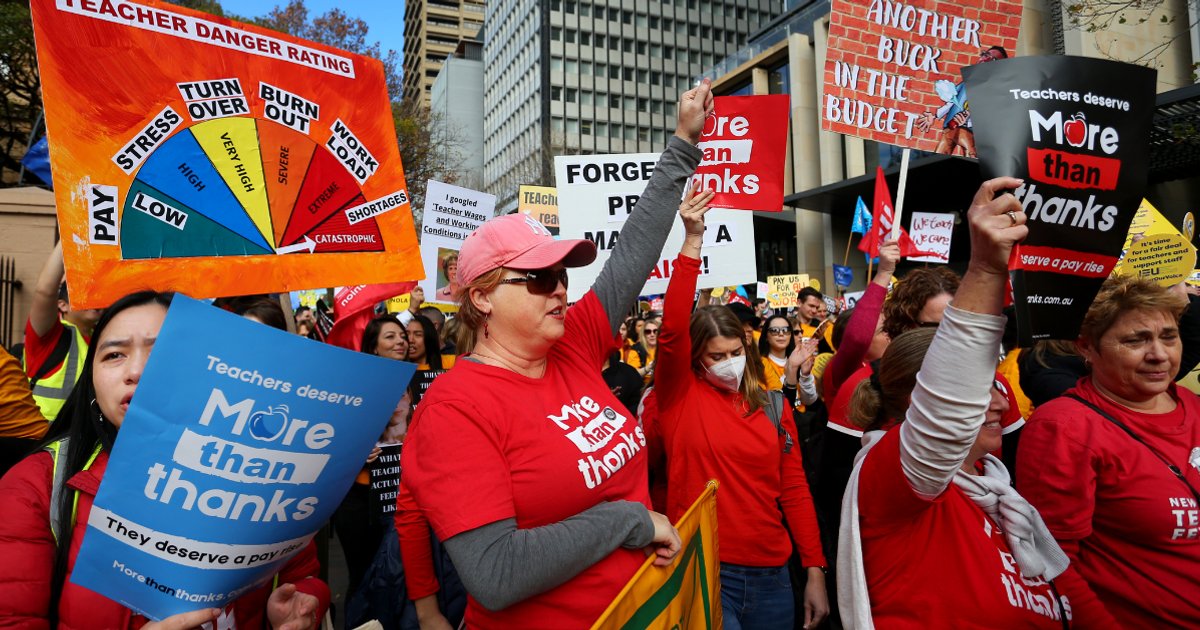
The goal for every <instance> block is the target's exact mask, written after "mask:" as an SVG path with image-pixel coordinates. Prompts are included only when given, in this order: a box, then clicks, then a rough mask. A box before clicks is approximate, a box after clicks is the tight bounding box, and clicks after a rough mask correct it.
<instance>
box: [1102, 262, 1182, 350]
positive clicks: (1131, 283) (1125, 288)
mask: <svg viewBox="0 0 1200 630" xmlns="http://www.w3.org/2000/svg"><path fill="white" fill-rule="evenodd" d="M1187 307H1188V301H1187V299H1186V298H1184V297H1183V296H1181V295H1178V294H1176V293H1172V292H1171V291H1170V289H1167V288H1166V287H1163V286H1160V285H1159V284H1158V283H1157V282H1155V281H1154V280H1149V279H1145V278H1140V277H1137V276H1121V275H1114V276H1109V278H1108V279H1107V280H1105V281H1104V284H1103V285H1101V286H1100V292H1099V293H1097V294H1096V300H1095V301H1094V302H1092V306H1091V307H1090V308H1089V309H1088V312H1087V315H1084V316H1083V325H1081V326H1080V327H1079V337H1080V338H1081V339H1086V340H1088V341H1089V342H1091V343H1092V345H1095V344H1098V343H1100V338H1101V337H1103V336H1104V333H1106V332H1108V329H1109V328H1112V325H1113V324H1114V323H1116V321H1117V318H1118V317H1120V316H1121V314H1122V313H1127V312H1129V311H1139V310H1140V311H1160V312H1163V313H1167V314H1169V315H1170V316H1171V318H1172V319H1173V320H1174V321H1175V323H1176V324H1178V323H1179V318H1180V316H1182V315H1183V312H1184V311H1185V310H1187Z"/></svg>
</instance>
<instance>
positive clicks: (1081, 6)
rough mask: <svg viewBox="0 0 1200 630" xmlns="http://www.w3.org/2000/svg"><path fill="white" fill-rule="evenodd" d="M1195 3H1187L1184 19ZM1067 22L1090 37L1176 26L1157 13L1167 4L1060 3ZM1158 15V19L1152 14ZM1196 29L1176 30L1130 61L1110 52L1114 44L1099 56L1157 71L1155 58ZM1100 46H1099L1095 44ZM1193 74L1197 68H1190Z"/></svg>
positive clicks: (1136, 0) (1116, 0)
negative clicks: (1144, 27) (1122, 29)
mask: <svg viewBox="0 0 1200 630" xmlns="http://www.w3.org/2000/svg"><path fill="white" fill-rule="evenodd" d="M1197 1H1198V0H1186V2H1185V3H1184V7H1182V8H1183V9H1184V12H1183V15H1185V16H1186V15H1187V13H1186V8H1187V6H1193V7H1194V6H1196V3H1197ZM1063 6H1064V7H1065V9H1066V14H1067V19H1068V20H1069V21H1070V23H1071V25H1072V26H1074V27H1077V28H1081V29H1083V30H1085V31H1087V32H1089V33H1099V32H1103V31H1111V30H1113V29H1114V28H1116V27H1120V26H1123V25H1143V24H1161V25H1164V26H1169V25H1172V24H1175V23H1176V22H1177V20H1176V16H1175V15H1168V14H1167V13H1164V12H1160V11H1161V10H1164V9H1166V8H1168V4H1167V2H1166V0H1066V2H1064V3H1063ZM1156 12H1159V13H1158V15H1157V17H1156V16H1155V13H1156ZM1195 26H1196V24H1195V23H1190V24H1188V25H1186V26H1184V27H1182V28H1177V29H1176V31H1175V33H1174V34H1169V35H1164V36H1163V37H1162V39H1161V41H1159V42H1158V43H1157V44H1155V45H1153V46H1151V47H1150V48H1148V49H1147V50H1144V51H1142V53H1141V54H1140V55H1138V56H1137V57H1135V58H1133V59H1118V58H1117V56H1116V54H1114V53H1113V52H1112V48H1113V45H1114V44H1115V40H1114V41H1111V42H1109V44H1108V46H1107V49H1103V50H1099V52H1100V53H1101V54H1102V55H1104V56H1105V57H1108V58H1109V59H1116V60H1118V61H1126V62H1129V63H1137V64H1142V65H1146V66H1150V67H1157V66H1158V65H1159V64H1158V58H1159V57H1160V56H1161V55H1162V54H1163V53H1165V52H1166V51H1167V49H1168V48H1170V47H1171V45H1172V44H1173V43H1175V41H1176V40H1178V39H1181V38H1184V37H1186V36H1187V34H1188V31H1189V30H1190V29H1191V28H1194V27H1195ZM1097 43H1098V44H1099V42H1097ZM1192 70H1193V72H1195V70H1196V67H1195V65H1193V67H1192Z"/></svg>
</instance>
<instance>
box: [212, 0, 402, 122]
mask: <svg viewBox="0 0 1200 630" xmlns="http://www.w3.org/2000/svg"><path fill="white" fill-rule="evenodd" d="M204 1H212V0H204ZM255 22H256V23H257V24H259V25H260V26H264V27H266V28H269V29H272V30H276V31H280V32H282V33H287V34H289V35H293V36H295V37H299V38H301V39H308V40H312V41H314V42H320V43H322V44H325V45H327V46H333V47H334V48H341V49H342V50H347V51H349V52H352V53H355V54H358V55H363V56H365V57H371V58H372V59H378V60H379V61H380V62H381V63H383V74H384V78H385V79H386V80H387V86H388V97H389V98H390V99H391V100H392V101H393V102H396V101H399V100H400V90H401V85H400V54H399V53H398V52H396V51H394V50H388V51H387V52H386V53H385V52H383V49H382V46H381V45H380V44H379V42H377V41H376V42H368V41H367V32H368V31H369V30H370V27H369V26H368V25H367V23H366V22H364V21H363V20H362V19H361V18H355V17H350V16H349V15H348V14H347V13H346V12H345V11H342V10H341V9H336V8H335V9H330V10H329V11H326V12H325V13H322V14H321V15H318V16H316V17H314V18H312V19H311V20H310V19H309V17H308V7H307V6H306V5H305V4H304V0H289V2H288V3H287V4H285V5H282V6H276V7H275V8H274V9H271V12H270V13H268V14H267V15H266V17H263V18H259V19H257V20H255Z"/></svg>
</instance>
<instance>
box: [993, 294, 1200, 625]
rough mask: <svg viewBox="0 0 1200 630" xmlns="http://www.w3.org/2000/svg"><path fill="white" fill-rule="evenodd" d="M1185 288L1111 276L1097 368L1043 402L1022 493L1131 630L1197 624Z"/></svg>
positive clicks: (1085, 334) (1093, 328) (1094, 343)
mask: <svg viewBox="0 0 1200 630" xmlns="http://www.w3.org/2000/svg"><path fill="white" fill-rule="evenodd" d="M1186 307H1187V300H1186V298H1184V297H1183V296H1182V295H1177V294H1175V293H1173V292H1172V291H1170V290H1168V289H1165V288H1163V287H1160V286H1158V285H1157V284H1156V283H1155V282H1154V281H1152V280H1141V279H1136V278H1130V277H1124V276H1114V277H1111V278H1109V279H1108V280H1107V281H1106V282H1105V283H1104V286H1103V287H1102V288H1101V289H1100V293H1099V295H1097V296H1096V300H1095V302H1094V303H1093V304H1092V307H1091V308H1090V309H1089V310H1088V313H1087V315H1086V316H1085V317H1084V320H1083V326H1082V328H1081V330H1080V334H1079V340H1078V341H1077V342H1076V345H1077V347H1078V348H1079V354H1080V355H1081V356H1082V357H1083V360H1084V362H1085V363H1086V364H1087V365H1088V366H1090V368H1091V374H1090V375H1088V376H1086V377H1084V378H1082V379H1080V380H1079V382H1078V384H1076V385H1075V387H1074V388H1072V389H1070V390H1068V391H1067V393H1066V395H1064V396H1062V397H1060V398H1056V399H1053V400H1051V401H1050V402H1047V403H1045V404H1042V405H1039V406H1038V407H1037V409H1036V410H1035V411H1034V412H1033V417H1032V418H1030V420H1029V423H1028V425H1027V426H1026V428H1025V430H1024V435H1023V436H1022V437H1021V442H1020V446H1019V447H1018V450H1017V469H1018V470H1017V472H1018V474H1017V479H1018V485H1019V487H1020V489H1021V492H1022V493H1023V494H1025V495H1026V496H1028V497H1029V501H1030V502H1031V503H1033V504H1034V505H1036V506H1037V508H1038V509H1039V510H1040V511H1041V512H1042V514H1043V515H1044V516H1045V517H1046V524H1047V525H1049V526H1050V530H1051V531H1052V532H1054V537H1055V538H1057V539H1058V541H1059V543H1060V544H1061V545H1062V546H1063V549H1065V550H1066V551H1067V555H1069V556H1070V557H1071V560H1072V562H1074V563H1075V566H1076V567H1077V568H1078V571H1079V574H1080V575H1081V576H1082V577H1083V580H1085V584H1084V587H1085V596H1086V597H1087V598H1088V601H1089V602H1090V603H1092V604H1093V605H1094V606H1096V607H1098V608H1099V610H1100V611H1102V613H1103V614H1104V615H1105V616H1111V619H1112V623H1114V624H1118V623H1119V624H1120V625H1121V627H1124V628H1200V507H1198V506H1197V502H1198V500H1200V397H1197V396H1196V395H1195V394H1193V393H1191V392H1189V391H1187V390H1186V389H1183V388H1181V387H1177V386H1176V385H1175V382H1174V380H1175V375H1176V374H1177V373H1178V372H1179V363H1180V361H1181V358H1180V357H1181V354H1182V343H1181V342H1180V333H1179V318H1180V315H1181V314H1182V313H1183V311H1184V309H1185V308H1186Z"/></svg>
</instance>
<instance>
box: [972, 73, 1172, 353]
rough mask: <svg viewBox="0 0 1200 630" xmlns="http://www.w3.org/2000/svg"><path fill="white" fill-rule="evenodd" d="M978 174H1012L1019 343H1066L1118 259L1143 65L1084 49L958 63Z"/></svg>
mask: <svg viewBox="0 0 1200 630" xmlns="http://www.w3.org/2000/svg"><path fill="white" fill-rule="evenodd" d="M963 76H964V77H965V79H966V88H967V95H968V97H969V98H970V101H969V104H968V105H969V107H970V109H971V117H972V118H973V119H975V120H977V121H981V122H979V123H978V124H976V125H975V146H976V149H977V150H978V155H979V163H980V170H981V171H982V173H983V175H984V177H986V178H992V177H999V176H1002V175H1010V176H1013V177H1019V178H1021V179H1023V180H1024V182H1025V183H1024V185H1022V186H1020V187H1019V188H1017V189H1016V190H1015V191H1014V194H1015V195H1016V197H1017V199H1018V200H1019V201H1020V202H1021V206H1022V207H1023V208H1024V210H1025V214H1026V217H1027V220H1028V224H1029V237H1028V238H1027V239H1026V240H1025V242H1024V243H1022V244H1021V245H1019V246H1018V247H1017V248H1016V251H1014V252H1013V258H1012V259H1011V260H1010V261H1009V268H1010V270H1011V272H1012V281H1013V292H1014V302H1015V307H1016V312H1017V329H1018V332H1019V335H1020V339H1021V345H1029V344H1031V343H1032V342H1033V341H1034V340H1037V339H1074V338H1076V337H1077V336H1078V335H1079V325H1080V323H1081V322H1082V321H1083V316H1084V314H1085V313H1087V310H1088V307H1089V306H1091V303H1092V300H1093V299H1095V297H1096V292H1097V291H1099V290H1100V285H1101V284H1103V283H1104V279H1105V278H1107V277H1108V274H1109V272H1111V271H1112V269H1113V267H1114V266H1115V265H1116V264H1117V259H1118V258H1119V257H1120V255H1121V246H1122V245H1123V244H1124V242H1125V235H1126V233H1127V232H1128V231H1129V224H1130V222H1131V221H1132V220H1133V216H1134V214H1136V213H1137V209H1138V205H1139V204H1140V203H1141V201H1142V194H1143V192H1144V190H1145V187H1146V164H1147V163H1148V162H1149V159H1148V155H1149V137H1150V122H1151V118H1152V117H1153V115H1154V86H1155V81H1156V72H1155V71H1154V70H1151V69H1148V68H1143V67H1141V66H1134V65H1130V64H1124V63H1118V62H1115V61H1106V60H1102V59H1089V58H1084V57H1065V56H1054V57H1020V58H1016V59H1007V60H1004V61H996V62H992V63H986V64H978V65H974V66H970V67H967V68H963Z"/></svg>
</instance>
